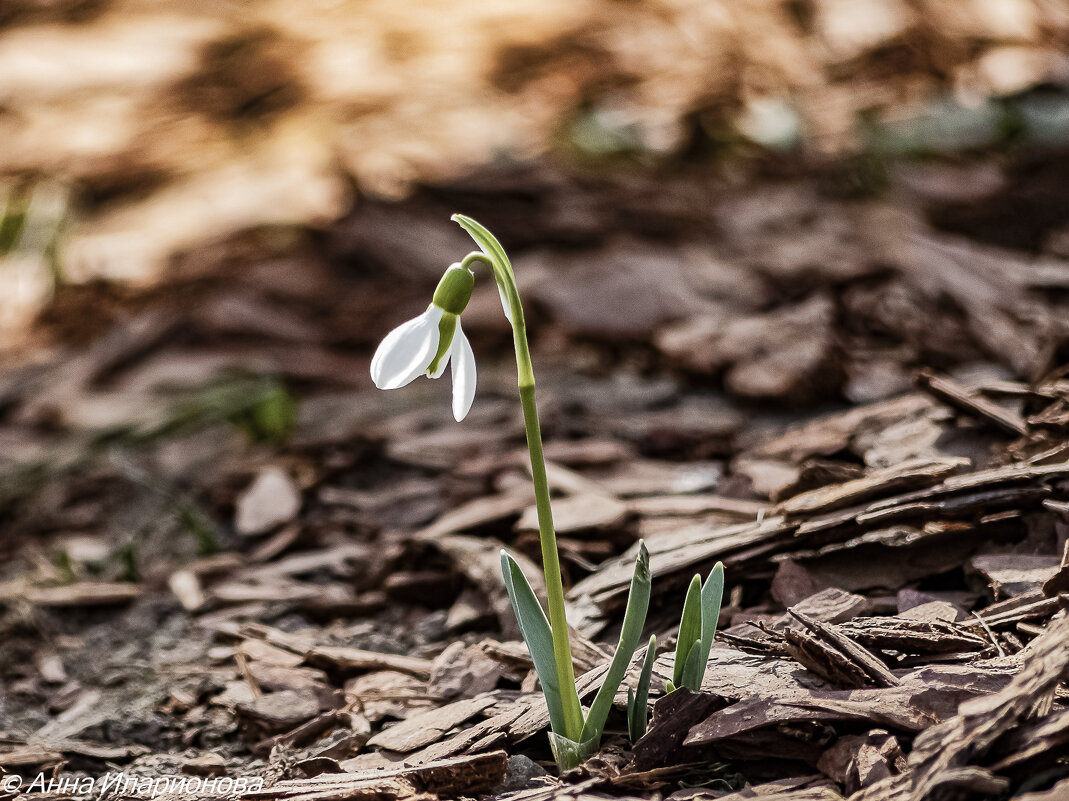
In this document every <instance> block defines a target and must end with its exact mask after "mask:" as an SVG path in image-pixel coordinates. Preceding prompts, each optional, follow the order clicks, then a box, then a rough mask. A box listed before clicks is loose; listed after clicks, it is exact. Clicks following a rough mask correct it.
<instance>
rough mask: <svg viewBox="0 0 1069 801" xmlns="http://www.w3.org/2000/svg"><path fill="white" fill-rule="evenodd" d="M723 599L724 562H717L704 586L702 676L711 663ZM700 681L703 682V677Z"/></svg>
mask: <svg viewBox="0 0 1069 801" xmlns="http://www.w3.org/2000/svg"><path fill="white" fill-rule="evenodd" d="M723 599H724V564H723V563H722V562H717V563H716V564H715V565H713V569H712V571H711V572H710V573H709V577H708V578H707V579H706V580H705V586H704V587H702V646H701V647H702V656H701V665H702V677H704V676H705V667H706V665H708V664H709V651H710V650H711V649H712V647H713V637H714V636H715V635H716V624H717V623H718V622H719V620H720V604H721V602H722V601H723ZM698 683H699V684H701V678H699V680H698Z"/></svg>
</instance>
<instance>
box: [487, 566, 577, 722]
mask: <svg viewBox="0 0 1069 801" xmlns="http://www.w3.org/2000/svg"><path fill="white" fill-rule="evenodd" d="M501 575H502V576H504V579H505V589H506V590H507V591H508V594H509V602H510V603H511V604H512V611H513V612H514V613H515V614H516V622H517V623H519V625H520V634H521V635H523V641H524V642H525V643H527V650H528V651H529V652H530V654H531V660H532V661H533V662H534V666H535V672H536V673H538V680H539V682H541V684H542V694H543V695H544V696H545V697H546V706H547V707H548V708H549V723H550V726H551V727H552V728H553V730H554V731H564V730H565V717H564V705H563V704H562V703H561V697H560V682H559V681H558V680H557V665H556V662H555V661H554V658H553V632H552V630H551V629H550V627H549V620H548V618H546V613H545V611H543V609H542V605H541V604H540V603H539V602H538V598H536V597H535V594H534V590H532V589H531V585H530V584H529V583H528V581H527V577H526V576H524V575H523V571H522V570H520V566H519V565H518V564H516V560H515V559H513V558H512V557H511V556H509V555H508V554H507V553H505V551H501Z"/></svg>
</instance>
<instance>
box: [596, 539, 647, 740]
mask: <svg viewBox="0 0 1069 801" xmlns="http://www.w3.org/2000/svg"><path fill="white" fill-rule="evenodd" d="M650 583H651V582H650V552H649V551H648V550H646V543H644V542H642V541H641V540H640V541H639V543H638V559H637V560H635V574H634V575H633V576H632V577H631V591H630V593H629V594H628V596H627V608H626V609H625V610H624V625H623V628H622V629H621V631H620V642H619V643H618V644H617V646H616V653H615V654H613V657H612V662H611V663H610V664H609V670H608V672H606V674H605V680H604V681H603V682H602V684H601V687H600V688H599V689H598V694H597V695H596V696H595V697H594V703H592V704H591V705H590V711H589V712H588V713H587V716H586V723H584V724H583V733H582V734H581V735H580V736H579V740H580V742H588V741H592V742H600V740H601V733H602V731H603V730H604V729H605V721H606V720H607V719H608V717H609V710H610V709H612V701H613V698H615V697H616V691H617V690H618V689H619V688H620V683H621V682H622V681H623V680H624V676H625V675H626V674H627V666H628V665H629V664H631V657H632V656H634V654H635V649H636V648H638V643H639V639H640V638H641V637H642V627H643V626H644V625H645V623H646V611H647V610H648V609H649V606H650Z"/></svg>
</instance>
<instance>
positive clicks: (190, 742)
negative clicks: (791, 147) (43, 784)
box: [0, 154, 1069, 801]
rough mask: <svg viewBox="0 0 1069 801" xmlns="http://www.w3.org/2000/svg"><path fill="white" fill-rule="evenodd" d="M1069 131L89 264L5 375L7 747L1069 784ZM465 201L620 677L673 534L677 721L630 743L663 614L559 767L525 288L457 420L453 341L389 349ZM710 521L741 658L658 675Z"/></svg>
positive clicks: (667, 622)
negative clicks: (578, 750)
mask: <svg viewBox="0 0 1069 801" xmlns="http://www.w3.org/2000/svg"><path fill="white" fill-rule="evenodd" d="M1067 163H1069V162H1067V161H1066V157H1065V156H1064V155H1062V156H1059V155H1057V154H1055V155H1053V156H1051V157H1050V159H1049V160H1048V161H1046V162H1045V163H1044V164H1043V165H1041V166H1039V167H1037V166H1036V165H1035V164H1027V165H1018V166H1016V167H1013V168H1011V169H1008V170H1007V172H1006V174H1007V176H1008V178H1007V179H1006V181H1005V182H1004V183H1002V184H1000V185H999V186H998V187H995V188H992V187H991V186H990V184H988V183H984V182H983V181H978V179H977V176H978V175H983V174H986V173H984V170H985V167H984V166H983V165H982V164H981V165H979V166H977V165H976V164H969V163H959V164H949V165H946V164H944V165H929V166H928V168H926V169H924V168H910V170H903V171H902V172H901V173H900V174H898V175H897V177H896V181H897V183H896V193H892V194H891V195H889V196H885V197H884V199H882V200H867V199H858V198H856V197H849V196H847V195H845V194H843V193H842V192H841V191H840V189H841V184H840V183H838V182H837V180H836V175H828V174H827V173H824V172H819V171H818V172H816V173H806V174H798V173H797V172H795V173H792V174H779V175H775V176H766V177H764V178H761V179H759V180H758V179H755V180H752V181H750V182H748V183H746V184H744V185H740V186H731V185H728V184H725V182H724V181H723V180H721V179H720V178H719V177H714V176H712V175H709V176H705V175H703V174H702V173H701V172H700V171H698V172H693V171H692V172H688V173H686V174H684V175H677V176H672V177H669V178H668V179H666V178H665V177H664V176H662V175H657V176H654V175H646V174H644V173H642V172H635V173H629V174H621V175H620V176H617V177H595V176H586V177H583V176H579V177H577V176H576V175H575V174H565V173H561V172H559V171H555V169H554V168H553V167H551V166H549V165H544V166H538V167H532V168H529V169H528V168H516V169H511V168H508V169H502V170H497V171H494V172H492V173H483V174H482V175H481V176H480V177H479V178H477V179H468V180H464V181H450V182H448V183H446V184H438V185H426V186H422V187H420V188H419V189H418V190H417V191H416V192H415V193H414V194H413V195H412V196H411V197H410V198H409V199H407V200H405V201H399V202H396V203H393V202H387V201H372V200H363V201H360V202H358V203H357V204H356V206H355V208H354V210H353V212H352V213H351V214H350V215H349V216H348V217H347V218H345V219H342V220H340V221H337V222H336V223H334V224H332V225H331V226H328V227H325V228H321V229H319V230H317V231H314V232H307V233H305V234H301V235H293V234H290V235H287V236H284V237H280V236H279V235H277V234H275V233H272V232H271V231H266V232H259V233H246V234H240V235H236V236H232V237H227V238H224V239H221V240H220V241H218V242H217V243H215V244H213V245H211V246H205V247H202V248H198V249H196V250H193V251H191V252H189V253H188V254H187V255H186V256H184V257H183V258H182V259H181V260H179V261H178V262H177V263H176V264H175V265H174V267H173V269H172V271H171V272H170V273H169V276H168V278H167V280H166V281H163V282H161V283H158V284H156V285H154V286H153V287H151V288H147V289H140V290H138V289H133V288H130V287H121V286H118V285H114V284H109V283H89V284H87V285H83V286H79V287H67V288H63V289H61V291H60V292H59V294H58V295H57V297H56V298H55V300H54V301H53V302H52V304H51V305H50V306H49V307H48V308H47V309H46V311H45V312H44V313H43V315H42V316H41V317H40V319H39V320H38V321H37V323H36V329H35V335H34V336H35V339H36V341H39V342H46V343H47V344H48V346H47V347H46V348H41V349H40V350H38V351H35V352H33V353H32V355H31V356H30V358H26V359H23V360H22V362H21V363H19V364H17V365H12V366H10V367H8V368H7V369H5V370H4V371H3V372H2V373H0V443H2V447H0V515H2V517H0V520H2V529H0V556H2V558H0V610H2V614H0V642H2V647H0V682H2V685H0V686H2V688H3V690H2V693H0V766H2V769H3V772H4V773H9V774H18V775H20V776H23V777H26V779H27V780H30V779H32V777H35V776H37V775H38V774H40V773H42V772H44V773H45V774H46V775H49V776H51V775H53V774H55V775H66V776H76V777H82V776H87V777H98V776H101V775H104V774H106V773H109V772H112V773H114V772H116V771H121V772H123V773H124V774H125V775H127V776H147V777H152V776H161V775H178V776H183V775H184V776H190V777H194V776H195V777H204V776H208V777H224V776H226V777H246V778H249V777H260V778H262V779H263V788H262V789H260V790H256V791H252V792H248V793H246V794H245V797H247V798H250V799H252V798H256V799H309V801H310V800H311V799H317V800H324V801H325V800H326V799H343V798H344V799H386V798H397V799H409V798H420V799H433V798H480V797H487V796H492V797H495V798H501V799H517V800H518V799H525V800H526V799H531V800H532V801H533V799H542V798H556V797H564V798H575V799H586V798H640V797H641V798H648V797H652V796H658V797H670V798H673V799H679V801H684V800H685V799H706V798H709V799H712V798H732V799H735V798H739V799H741V798H753V797H760V798H770V799H778V800H780V801H785V800H786V799H795V800H797V801H802V800H803V799H804V800H806V801H810V800H812V801H817V800H818V799H819V800H821V801H823V800H824V799H828V800H829V801H830V800H832V799H840V798H849V799H852V800H853V801H862V800H864V801H876V800H877V799H879V800H880V801H884V800H886V801H891V799H895V800H898V799H902V800H903V801H904V800H905V799H911V800H916V801H920V799H958V798H961V799H968V798H1008V797H1021V798H1027V799H1030V801H1040V800H1041V799H1043V800H1044V801H1054V799H1059V798H1065V797H1067V796H1069V778H1067V777H1069V761H1067V754H1069V706H1067V705H1066V702H1067V700H1069V692H1067V688H1066V685H1065V683H1064V680H1065V679H1066V678H1067V677H1069V676H1067V674H1069V619H1067V618H1066V613H1065V609H1066V608H1067V607H1069V550H1067V540H1069V436H1067V431H1069V378H1067V373H1069V364H1067V362H1069V324H1067V322H1066V321H1067V320H1069V316H1067V315H1066V312H1067V310H1069V263H1067V262H1066V261H1065V260H1064V255H1065V254H1059V252H1057V248H1056V247H1055V248H1047V249H1046V251H1045V252H1044V250H1043V246H1041V245H1039V244H1037V243H1049V242H1055V243H1056V242H1058V241H1060V240H1059V238H1058V235H1059V231H1060V230H1062V229H1063V228H1064V226H1065V223H1066V220H1067V219H1069V211H1067V213H1066V214H1065V216H1064V217H1057V215H1054V216H1052V217H1051V218H1049V219H1046V220H1044V221H1043V222H1042V224H1039V223H1036V221H1035V220H1034V219H1032V218H1027V219H1023V220H1018V218H1017V217H1015V216H1013V215H1008V216H1007V215H1005V213H1004V212H1005V209H1006V207H1007V205H1008V204H1012V203H1014V202H1019V200H1020V198H1021V197H1024V196H1027V194H1028V190H1029V188H1032V187H1035V186H1036V185H1042V184H1043V182H1044V181H1045V180H1048V179H1049V176H1050V175H1057V174H1064V173H1065V171H1066V169H1067V168H1066V164H1067ZM1015 170H1016V172H1015ZM625 175H626V177H623V176H625ZM970 187H973V188H974V189H975V193H974V194H973V195H970V194H969V191H970ZM1063 200H1064V198H1063ZM1066 208H1069V207H1066ZM453 211H462V212H464V213H467V214H470V215H471V216H474V217H476V218H477V219H480V220H481V221H482V222H484V223H485V224H487V225H488V226H489V227H490V228H491V229H492V230H494V231H495V232H496V233H497V234H498V235H499V236H500V238H501V239H502V241H503V242H504V243H505V245H506V246H507V247H508V248H509V249H510V252H511V253H512V254H513V256H514V262H515V266H516V272H517V276H518V279H519V282H520V287H521V290H522V291H523V292H524V294H525V298H526V302H527V304H528V306H529V316H530V328H531V332H532V335H533V338H534V341H533V349H534V358H535V367H536V373H537V376H538V397H539V402H540V405H541V412H542V417H543V426H544V431H545V437H546V455H547V460H548V462H549V478H550V482H551V485H552V487H553V490H554V492H555V494H556V496H557V497H556V502H555V518H556V523H557V528H558V533H559V538H560V546H561V554H562V562H563V570H564V573H565V580H566V587H568V588H569V589H568V597H569V604H570V609H569V614H570V615H571V623H572V625H573V626H574V637H573V642H574V643H575V667H576V673H577V675H578V676H579V679H578V682H579V685H580V688H581V690H583V691H584V692H585V693H587V698H588V700H589V698H590V697H591V696H592V694H593V691H595V690H596V689H597V687H598V685H599V681H600V677H601V675H602V673H603V671H604V669H605V667H606V665H607V661H608V655H607V651H606V649H607V648H610V649H611V643H614V642H615V636H616V629H617V628H618V626H619V623H620V619H621V616H622V612H623V608H622V607H623V603H624V600H625V596H626V591H627V583H628V581H629V579H630V569H631V565H632V564H633V561H634V554H635V552H636V550H637V548H638V545H637V541H638V540H639V539H640V538H642V539H644V540H645V543H646V544H647V546H648V548H649V551H650V555H651V565H652V572H653V599H652V603H651V609H650V615H649V618H648V620H647V626H646V633H647V635H648V634H650V633H656V634H657V635H658V642H659V644H660V645H659V648H660V649H661V650H663V653H661V654H660V655H659V656H658V658H657V661H656V665H655V673H654V681H653V687H652V691H651V707H652V725H651V727H650V730H649V732H648V733H647V735H646V736H645V737H644V738H642V739H641V740H640V741H639V742H638V743H636V744H635V745H633V746H632V745H631V744H629V743H628V741H627V738H626V734H625V730H626V725H625V722H624V716H623V712H622V708H623V703H624V701H625V696H626V687H627V686H629V685H633V683H634V680H635V676H636V674H637V669H638V666H639V665H640V664H641V659H642V656H643V654H642V652H641V651H640V652H639V653H637V654H636V656H635V661H634V662H633V663H632V672H631V674H630V676H629V678H628V680H627V681H626V682H625V686H624V688H622V691H621V695H620V696H619V697H618V698H617V702H618V703H617V706H618V710H617V712H616V713H614V715H613V717H611V718H610V724H609V727H608V730H607V735H606V738H605V742H604V747H603V749H602V751H601V752H600V753H599V754H598V755H597V756H596V757H595V758H594V759H592V760H591V761H590V762H588V763H587V764H585V765H584V766H582V767H581V768H579V769H578V770H575V771H572V772H571V773H568V774H566V775H564V776H558V775H557V772H556V769H555V768H554V766H553V764H552V760H551V759H550V754H549V749H548V744H547V740H546V734H545V732H546V729H547V726H548V715H547V713H546V709H545V705H544V703H543V702H542V700H541V696H540V694H539V693H538V691H537V685H536V682H535V678H534V673H533V670H532V665H531V662H530V658H529V657H528V655H527V652H526V649H525V647H524V646H523V644H522V642H521V641H520V640H519V637H518V631H517V628H516V624H515V622H514V620H513V617H512V613H511V611H510V609H509V607H508V601H507V598H506V596H505V592H504V587H503V585H502V583H501V579H500V576H499V572H498V571H499V567H498V553H499V551H500V549H501V548H502V547H507V548H509V549H510V550H511V551H512V552H513V553H515V554H517V556H518V558H519V559H520V561H521V564H522V565H523V566H524V569H525V572H526V573H527V575H528V576H529V577H530V578H531V580H532V582H534V584H535V586H536V589H537V587H538V585H539V583H540V581H541V580H540V578H539V569H538V567H537V566H536V565H537V564H538V563H539V554H538V537H537V532H536V518H535V513H534V501H533V492H532V490H531V486H530V481H529V478H528V475H527V472H526V459H527V456H526V450H525V448H524V446H523V428H522V423H521V419H520V410H519V405H518V404H517V403H516V398H515V373H514V365H513V363H512V361H511V359H512V357H511V352H510V350H509V347H510V345H509V331H508V329H507V327H506V323H505V321H504V319H503V318H502V317H501V312H500V307H499V306H498V299H497V294H496V291H495V290H494V288H493V287H492V286H482V287H480V288H479V289H478V290H477V292H476V295H475V297H474V298H473V300H472V304H471V307H470V308H469V310H468V311H466V312H465V315H464V325H465V330H466V331H468V333H469V335H470V336H471V338H472V341H473V344H474V347H475V351H476V354H477V359H478V364H479V393H478V395H477V398H476V401H475V405H474V407H473V409H472V412H471V414H470V415H469V417H468V419H467V420H465V421H464V423H463V424H459V425H458V424H456V423H454V422H453V420H452V418H451V416H450V411H449V404H448V401H447V397H448V391H449V390H448V386H447V381H445V380H443V381H440V382H429V381H422V380H421V381H417V382H416V383H414V384H412V385H410V386H409V387H407V388H405V389H404V390H401V391H398V392H390V393H384V392H379V391H377V390H375V389H374V388H373V387H372V385H371V382H370V378H369V376H368V365H369V359H370V354H371V352H372V350H373V348H374V346H375V344H376V343H377V341H378V340H379V339H380V338H381V337H382V335H383V334H385V333H386V332H387V331H388V330H389V329H390V328H392V327H393V326H394V325H396V324H398V323H399V322H401V321H402V320H404V319H407V318H408V317H410V316H413V315H414V314H415V313H418V312H419V311H420V310H421V309H422V308H423V307H424V306H425V304H426V302H427V298H428V293H429V291H430V289H431V288H432V287H433V285H434V283H435V281H436V279H437V276H438V274H440V271H441V270H442V268H444V267H445V266H446V264H448V262H449V261H452V260H454V259H456V258H459V257H460V256H462V255H463V254H464V253H466V252H467V251H468V250H470V249H471V247H470V244H469V243H468V242H467V241H466V239H465V237H464V235H463V234H462V232H460V231H459V230H458V229H455V227H453V226H452V225H451V224H450V223H449V222H448V215H449V213H450V212H453ZM992 218H995V219H1004V220H1006V221H1007V223H1006V226H1005V227H1004V230H1001V231H1000V234H999V236H1001V237H1002V238H1001V239H998V238H997V237H994V236H992V233H991V230H990V226H991V219H992ZM1015 220H1017V221H1018V222H1019V223H1020V227H1019V228H1018V229H1013V225H1014V224H1016V223H1015V222H1014V221H1015ZM1037 225H1038V226H1039V227H1038V228H1037ZM1059 226H1061V228H1060V227H1059ZM1012 230H1024V231H1027V241H1024V240H1025V239H1026V237H1025V234H1020V235H1019V237H1018V239H1017V240H1014V241H1006V239H1007V238H1010V239H1012V238H1013V235H1012ZM993 240H996V241H993ZM1011 247H1012V249H1010V248H1011ZM717 560H720V561H723V563H724V564H725V566H726V575H727V590H726V593H725V602H724V608H723V611H722V614H721V618H720V632H719V633H718V635H717V640H716V642H715V643H714V647H713V650H712V656H711V659H710V663H709V666H708V670H707V672H706V675H705V681H704V684H703V687H702V692H701V693H699V694H690V693H688V692H686V691H684V690H681V691H678V692H676V693H673V694H672V695H670V696H664V684H665V680H666V679H667V678H669V677H670V676H671V667H672V665H671V659H672V652H673V644H674V631H675V628H676V627H677V626H678V619H679V614H680V610H681V607H682V602H683V596H684V594H685V591H686V585H687V583H688V582H689V580H690V578H691V577H692V576H693V574H694V573H696V572H697V573H701V574H703V575H704V574H705V573H707V572H708V570H709V569H710V568H711V566H712V565H713V563H714V562H716V561H717ZM9 795H10V793H9ZM53 795H54V796H55V797H61V796H60V795H55V794H53ZM0 797H5V796H4V794H3V792H0Z"/></svg>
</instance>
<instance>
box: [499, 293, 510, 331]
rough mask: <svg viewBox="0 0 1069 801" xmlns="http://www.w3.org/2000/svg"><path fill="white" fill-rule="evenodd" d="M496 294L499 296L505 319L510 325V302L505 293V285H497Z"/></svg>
mask: <svg viewBox="0 0 1069 801" xmlns="http://www.w3.org/2000/svg"><path fill="white" fill-rule="evenodd" d="M497 296H498V297H499V298H501V310H502V311H504V312H505V319H507V320H508V321H509V325H512V304H511V303H509V296H508V295H506V294H505V287H503V286H501V284H498V285H497Z"/></svg>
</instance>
